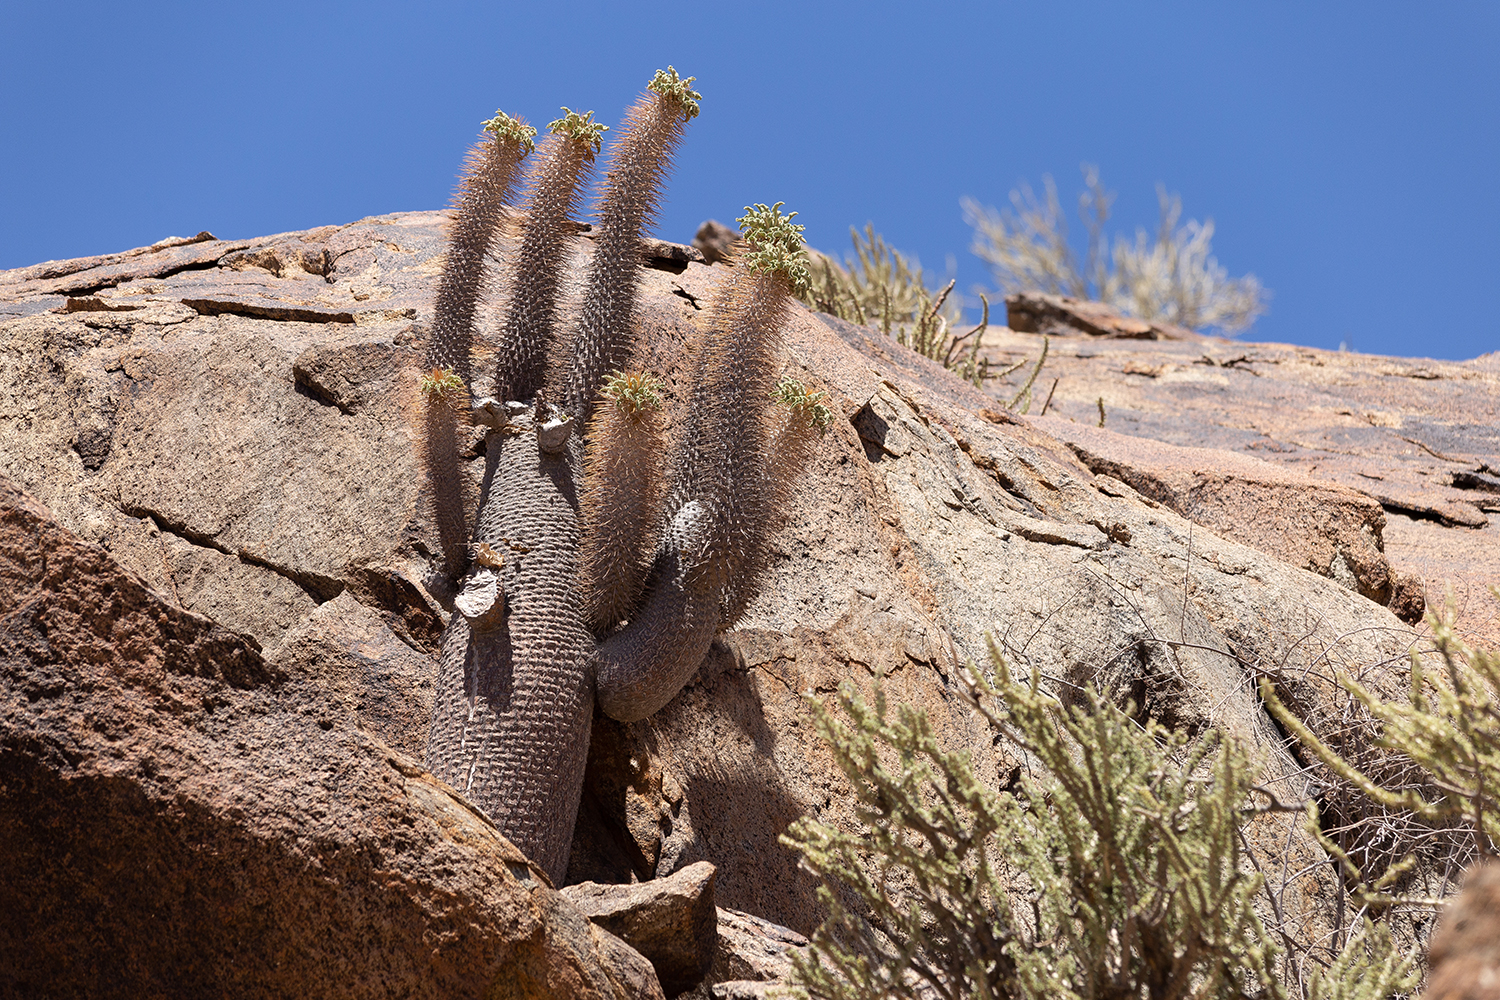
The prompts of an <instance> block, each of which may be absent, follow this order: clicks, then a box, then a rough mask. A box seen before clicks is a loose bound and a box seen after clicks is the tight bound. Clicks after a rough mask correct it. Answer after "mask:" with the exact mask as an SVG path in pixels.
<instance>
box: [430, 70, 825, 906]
mask: <svg viewBox="0 0 1500 1000" xmlns="http://www.w3.org/2000/svg"><path fill="white" fill-rule="evenodd" d="M692 82H693V80H692V78H691V77H689V78H687V79H683V78H680V77H679V76H678V75H677V73H676V72H675V70H672V69H670V68H669V69H668V70H666V71H662V72H658V73H657V74H656V76H655V78H654V79H653V80H652V81H651V83H650V84H649V85H648V91H647V93H646V94H644V95H643V96H642V97H641V99H640V101H639V102H637V104H636V105H635V106H634V107H633V108H632V109H631V110H630V112H629V114H628V116H627V119H626V122H625V124H624V126H623V127H622V128H621V130H620V132H619V134H618V137H617V138H616V140H615V141H614V143H613V144H612V145H611V148H610V164H609V169H608V171H607V175H606V176H607V180H606V181H605V182H604V185H603V188H604V190H603V193H602V195H601V198H600V201H599V204H598V211H597V218H598V222H597V225H596V227H595V235H596V239H594V240H593V250H592V254H591V255H590V256H589V258H588V261H587V264H586V265H584V272H585V273H584V290H583V295H582V303H581V305H580V306H579V308H578V315H577V316H576V317H575V318H571V319H570V318H569V317H567V316H564V315H563V313H564V309H563V308H562V306H561V297H560V296H559V295H558V290H559V289H560V288H561V287H562V284H563V279H564V274H565V270H564V269H565V268H567V267H568V266H569V263H570V259H571V257H572V254H571V251H573V250H576V249H577V242H576V237H575V235H574V232H573V227H572V226H571V225H569V224H568V223H567V219H568V215H569V212H570V210H571V208H572V206H573V205H574V204H575V201H576V197H577V195H576V192H577V190H578V186H579V184H580V183H581V180H582V177H583V175H584V173H585V172H586V170H587V168H588V166H589V164H590V161H591V160H592V157H593V151H596V150H597V149H598V145H599V139H598V136H599V132H600V131H601V129H602V126H599V125H598V124H597V123H594V122H593V121H591V120H590V116H588V115H575V114H573V113H572V112H569V113H568V115H567V116H566V117H564V118H562V119H559V120H558V121H557V122H554V123H553V124H552V126H550V133H551V134H550V135H549V136H548V138H547V139H546V140H545V141H544V142H543V144H542V146H541V148H540V149H539V151H538V156H537V157H536V159H535V160H534V161H533V164H532V168H531V171H530V174H529V183H528V185H527V189H526V190H527V202H526V204H525V211H524V212H522V213H519V214H518V217H519V218H522V219H523V220H524V223H523V224H524V227H525V228H524V230H523V231H522V233H521V237H520V243H519V246H518V248H517V250H516V251H515V252H514V254H513V255H512V263H511V266H510V267H509V268H507V269H504V270H503V271H502V273H503V274H504V275H505V280H506V285H507V288H506V289H505V292H506V294H507V295H508V300H507V302H508V305H507V311H506V317H505V320H504V326H503V327H502V328H501V330H500V331H498V333H497V334H496V335H495V336H494V337H493V338H492V339H493V340H494V341H495V342H496V344H497V354H498V360H497V367H496V383H495V387H494V392H493V394H492V395H489V396H485V395H480V394H479V393H478V392H477V391H472V390H469V389H468V383H467V382H466V381H465V380H464V378H463V377H462V373H460V372H459V371H458V369H456V368H438V369H437V370H435V371H433V372H431V373H429V375H428V377H427V378H426V379H425V381H424V382H423V383H422V385H423V388H424V395H425V396H426V397H427V398H428V399H430V400H433V401H437V400H443V401H444V402H445V404H446V403H447V402H448V401H450V400H463V401H467V400H468V399H470V398H471V396H472V397H473V399H474V401H473V403H472V410H471V412H472V415H473V418H474V420H475V421H476V422H478V423H480V424H483V425H485V426H487V428H488V430H487V432H486V438H485V447H484V459H485V473H484V480H483V487H482V490H481V495H480V499H479V505H478V511H477V515H476V517H475V520H474V528H473V531H472V534H471V535H470V537H469V538H468V539H466V541H467V542H468V544H467V545H465V546H463V551H464V552H465V553H466V554H468V553H472V554H473V557H474V559H473V565H472V566H471V567H469V569H468V572H467V573H464V574H463V576H462V578H461V579H459V580H458V583H459V588H460V592H459V595H458V597H457V599H456V600H455V602H454V607H455V613H454V614H453V616H452V618H451V620H450V624H449V627H448V631H447V634H446V635H445V636H444V640H443V649H442V653H441V656H440V660H439V674H438V682H437V692H436V697H435V699H434V706H433V720H432V729H431V733H430V737H429V741H428V748H427V766H428V768H429V769H430V770H431V771H432V772H433V773H434V774H435V775H437V776H438V777H439V778H442V779H443V780H445V781H447V782H449V783H450V784H452V785H454V786H455V787H457V788H458V789H460V790H461V791H463V792H464V793H465V794H466V795H467V796H468V798H469V800H470V801H471V802H473V803H474V804H475V805H476V806H478V807H479V808H481V809H482V810H484V811H485V812H486V813H487V814H488V815H489V816H490V817H491V818H492V819H493V820H494V821H495V823H496V824H497V825H498V826H499V828H500V830H501V832H502V833H504V834H505V836H507V837H508V838H509V839H510V840H511V841H512V842H514V843H515V844H516V846H517V847H519V848H520V849H521V850H522V851H524V852H525V853H526V854H527V855H528V856H530V857H531V858H532V859H533V860H535V861H536V862H537V863H538V864H539V865H540V866H541V867H542V868H543V869H544V870H545V871H547V873H548V874H549V876H550V877H551V878H552V880H553V881H554V883H558V884H560V883H561V882H562V881H563V879H564V877H565V875H566V873H567V867H568V852H569V847H570V844H571V841H572V833H573V825H574V822H575V819H576V816H577V811H578V803H579V798H580V795H581V791H582V782H583V773H584V764H585V762H586V760H587V755H588V742H589V730H590V726H591V723H592V719H593V713H594V709H595V705H596V703H597V705H598V706H599V708H600V709H601V710H602V711H604V712H605V713H606V714H608V715H610V716H612V717H614V718H617V719H621V720H631V719H639V718H643V717H645V716H647V715H649V714H650V713H652V712H654V711H656V710H657V709H658V708H660V707H661V706H662V705H664V704H666V703H667V702H668V701H670V700H671V699H672V698H673V697H674V696H675V695H676V694H677V692H678V691H679V690H680V689H681V687H682V686H683V684H685V683H686V682H687V681H688V680H689V679H690V678H691V677H692V675H693V673H694V672H695V671H696V670H697V668H698V666H699V664H700V663H701V662H702V660H703V657H704V655H705V654H706V653H707V651H708V647H709V644H710V643H711V642H712V641H713V638H714V636H715V635H716V634H717V633H718V632H719V631H720V630H722V629H723V628H726V627H728V626H729V625H731V624H733V622H734V621H735V620H736V619H737V618H738V617H740V615H741V614H742V613H743V611H744V609H745V608H746V607H747V606H748V605H749V603H750V601H751V600H753V598H754V596H755V581H756V580H757V578H758V577H759V576H761V575H762V571H763V570H764V568H765V566H766V564H767V562H768V551H769V550H768V548H767V543H768V540H769V538H770V535H771V532H772V530H773V529H774V526H775V524H776V521H777V516H778V511H779V510H781V509H783V508H784V507H785V506H786V501H787V500H788V499H789V498H790V494H791V491H792V487H793V484H795V482H796V481H797V478H798V477H799V476H800V475H801V473H802V470H803V469H805V468H806V466H807V464H808V462H809V461H810V459H811V456H812V450H813V449H814V448H815V447H816V445H817V442H818V441H819V440H820V438H821V434H822V432H823V431H824V430H826V428H827V427H828V426H829V424H830V422H831V420H832V411H831V410H830V409H829V407H828V405H827V403H826V397H825V396H824V394H823V393H821V392H819V391H817V390H816V389H811V388H808V387H807V386H806V385H804V384H803V383H802V382H800V381H797V380H794V379H784V378H780V377H779V372H780V371H781V367H782V363H781V357H780V336H781V333H780V331H781V327H782V324H783V322H784V320H785V318H786V315H787V312H788V309H789V308H790V307H791V302H792V299H791V295H792V291H793V289H794V288H796V287H797V286H798V285H799V283H800V282H802V281H804V280H805V277H806V258H805V254H804V252H803V248H802V238H801V229H802V227H801V226H798V225H795V224H794V223H793V222H792V221H791V220H792V216H791V215H782V214H781V206H780V204H779V203H778V204H777V205H776V206H773V207H771V208H767V207H766V206H764V205H759V206H756V207H755V208H752V209H747V215H746V217H745V218H744V219H742V220H741V225H742V227H743V229H744V232H745V234H746V237H747V239H746V242H745V243H744V244H743V245H742V246H741V247H740V252H739V254H738V258H737V261H736V262H734V263H733V264H732V266H729V267H727V268H723V269H722V270H723V276H722V278H721V284H720V287H719V289H718V291H717V292H716V295H715V299H714V305H713V308H712V310H711V312H710V314H709V315H710V320H709V322H708V323H707V324H706V326H705V329H704V330H703V331H702V333H701V334H700V335H699V338H698V340H697V341H696V342H695V343H692V344H690V345H688V348H687V350H688V353H687V354H685V357H686V358H691V359H692V361H691V362H689V363H688V364H687V365H686V366H685V367H687V368H688V370H689V378H688V384H687V385H686V387H685V388H684V389H683V390H682V392H681V393H680V394H679V395H680V398H678V399H676V400H673V399H671V398H669V396H668V393H667V387H666V385H665V384H664V383H663V382H662V381H661V380H659V379H657V378H655V377H654V376H652V375H651V374H649V373H647V372H644V371H642V370H641V369H640V367H639V366H637V367H631V360H632V357H633V356H634V355H635V354H636V353H637V345H636V342H635V338H636V336H637V335H638V331H637V330H636V327H635V324H634V315H635V310H636V306H635V300H636V294H637V288H638V285H639V281H640V272H641V265H642V264H643V260H642V258H641V253H640V238H641V235H642V232H643V231H644V227H645V226H646V224H647V223H648V222H649V221H650V219H651V217H652V215H653V213H654V211H655V207H656V204H657V201H658V199H659V191H660V186H661V183H662V181H663V179H664V178H665V176H666V172H667V169H668V167H669V166H670V162H671V154H672V151H673V149H675V147H676V145H677V143H678V142H679V141H680V140H681V138H682V135H683V127H684V126H685V124H686V123H687V122H688V121H689V120H691V119H692V118H693V117H695V116H696V115H697V113H698V100H699V95H698V94H697V93H696V92H695V91H693V90H692V89H691V84H692ZM564 110H565V111H566V109H564ZM457 236H458V231H457V227H455V238H457ZM485 252H488V250H487V248H486V251H485ZM481 256H483V253H481ZM455 259H457V256H456V255H454V254H453V251H451V250H450V261H451V260H455ZM449 308H451V306H450V305H449V303H448V300H446V299H444V298H443V296H442V295H439V300H438V310H439V313H440V314H444V310H446V309H449ZM471 313H472V309H471ZM453 322H454V320H453V318H452V317H450V316H447V315H446V314H444V315H440V317H439V322H438V323H437V324H435V326H434V329H435V330H437V329H449V328H450V326H451V325H452V323H453ZM553 362H560V363H557V364H553ZM674 403H675V405H673V404H674ZM669 414H675V415H676V417H677V419H676V420H673V421H669V420H668V415H669ZM669 423H670V424H674V425H675V433H673V434H672V435H670V436H669V435H668V433H667V428H668V425H669ZM455 454H456V453H455ZM459 478H461V477H460V476H458V474H457V471H456V469H455V470H453V474H452V479H453V480H454V481H457V480H458V479H459ZM443 530H444V531H446V530H447V529H443ZM445 546H446V540H445ZM446 551H447V549H446V547H445V552H446ZM461 568H462V567H460V571H461ZM454 575H455V576H457V575H458V574H457V572H455V573H454Z"/></svg>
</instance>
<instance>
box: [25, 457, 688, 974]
mask: <svg viewBox="0 0 1500 1000" xmlns="http://www.w3.org/2000/svg"><path fill="white" fill-rule="evenodd" d="M296 666H297V665H296V664H292V663H283V664H282V665H281V667H280V668H278V667H273V666H270V665H268V664H267V663H266V662H265V660H264V659H262V657H261V656H260V654H259V653H258V652H257V651H256V649H255V648H254V646H253V645H252V644H250V643H248V642H247V641H246V640H244V639H242V638H241V637H239V636H236V635H234V634H233V633H230V632H227V631H226V630H224V629H223V628H221V627H219V626H217V625H215V624H213V623H212V622H211V621H209V620H208V619H206V618H204V617H202V616H200V615H196V614H193V613H191V612H188V611H183V610H181V609H180V608H177V607H174V606H173V605H172V604H171V603H169V602H167V601H165V600H163V599H162V598H161V597H160V596H158V595H157V594H156V593H154V592H153V591H152V590H151V589H150V588H149V587H148V586H146V584H145V583H144V582H143V581H141V580H140V579H138V578H136V577H135V576H133V575H132V574H130V573H129V572H127V571H125V570H124V569H122V568H121V567H120V566H119V565H118V564H117V563H116V562H115V561H114V560H112V559H111V558H110V556H109V554H108V553H107V552H105V551H104V550H103V549H101V548H99V547H97V546H94V545H90V544H88V543H86V542H84V541H82V540H81V539H79V538H77V537H76V536H74V535H73V534H71V533H70V532H68V531H66V530H65V529H63V528H62V527H61V526H59V525H58V524H57V523H56V522H55V521H54V520H53V519H52V517H51V515H50V513H49V512H48V511H47V510H46V509H45V508H44V507H42V506H41V505H40V504H38V503H36V502H35V501H33V500H31V499H30V498H28V497H26V496H25V495H24V494H22V493H20V492H19V491H18V490H16V489H15V488H14V487H13V486H12V485H11V484H10V483H9V482H7V481H4V480H0V854H3V855H4V857H5V864H4V865H3V866H0V913H3V914H4V915H5V916H4V919H3V920H0V992H3V993H5V994H6V995H13V996H28V997H65V996H69V997H70V996H91V997H127V996H160V997H201V996H225V995H234V996H245V997H280V996H324V997H372V998H373V997H389V996H393V995H400V996H411V997H425V996H432V997H450V996H478V995H485V996H496V997H506V998H515V1000H521V998H528V1000H530V998H538V1000H539V998H544V997H545V998H551V997H596V998H599V1000H606V998H608V1000H617V998H619V997H643V998H649V997H660V996H661V992H660V989H659V987H658V985H657V982H656V978H655V974H654V973H653V972H652V970H651V967H650V965H649V964H648V963H647V962H646V961H645V960H644V959H643V958H641V957H640V956H639V955H638V954H637V953H635V952H634V951H633V950H631V949H630V948H628V947H626V946H625V945H624V944H623V943H622V942H620V941H619V940H618V939H617V938H615V937H614V936H613V935H610V934H608V933H606V932H604V931H602V930H601V929H598V928H596V927H594V926H593V925H592V924H590V923H589V922H588V921H587V920H586V919H585V918H584V917H583V915H582V914H581V913H579V912H578V910H577V909H576V908H575V907H574V906H573V905H572V904H570V903H569V902H568V901H567V900H566V899H564V898H563V897H562V896H561V895H560V894H558V893H557V892H555V891H554V890H553V889H551V888H550V887H549V886H547V885H546V884H545V883H546V880H545V877H544V876H542V875H540V873H539V872H538V871H537V870H536V869H534V868H533V867H532V866H531V865H530V864H529V863H528V862H527V860H526V859H525V858H524V857H523V856H521V854H520V853H519V852H518V851H517V850H516V849H515V848H514V847H512V846H511V845H510V844H509V843H507V842H506V841H505V840H504V839H503V838H501V837H500V835H499V834H498V833H497V832H496V831H495V828H494V826H493V825H492V824H491V823H490V822H489V821H488V820H486V819H485V818H483V817H482V816H480V815H478V814H477V813H476V812H475V811H474V810H473V808H472V807H470V806H469V805H467V804H466V803H465V802H464V801H463V800H462V799H461V798H460V797H459V796H458V795H457V794H456V793H454V792H453V790H452V789H450V788H448V787H447V786H445V785H442V784H440V783H438V782H437V781H435V780H434V779H433V778H432V777H431V776H430V775H428V774H427V773H426V772H425V771H423V770H422V768H421V767H420V766H419V765H418V764H417V763H416V762H415V761H413V760H412V759H411V758H409V757H407V756H405V755H403V754H401V753H399V752H397V751H395V750H393V749H391V748H390V747H388V746H386V745H385V744H383V743H381V742H380V741H379V740H377V739H374V738H373V737H371V736H369V735H367V734H366V733H364V732H363V731H361V730H360V728H359V727H358V726H357V725H356V724H355V718H354V716H353V715H352V714H351V713H350V712H349V710H348V707H347V706H346V705H345V704H343V703H341V702H340V701H339V700H338V699H330V698H317V697H306V695H307V693H308V692H309V687H308V685H307V684H305V683H299V678H298V677H297V676H296V675H295V673H292V671H293V670H294V669H295V668H296ZM302 680H305V679H302ZM312 690H313V691H314V692H315V691H317V690H318V686H317V685H313V686H312Z"/></svg>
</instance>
